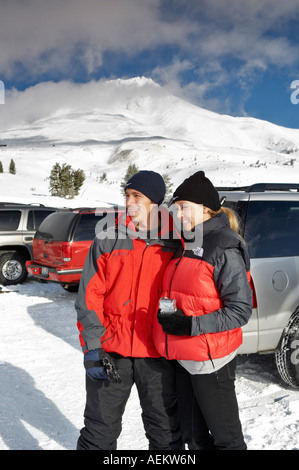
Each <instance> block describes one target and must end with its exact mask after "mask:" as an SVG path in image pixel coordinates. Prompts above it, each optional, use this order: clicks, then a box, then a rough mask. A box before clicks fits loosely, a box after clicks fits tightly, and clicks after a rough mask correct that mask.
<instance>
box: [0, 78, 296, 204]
mask: <svg viewBox="0 0 299 470" xmlns="http://www.w3.org/2000/svg"><path fill="white" fill-rule="evenodd" d="M0 145H1V147H0V161H1V162H2V165H3V167H4V173H3V174H0V198H1V200H20V199H21V200H23V201H25V202H34V201H35V202H45V201H46V200H47V201H48V202H49V191H48V180H47V178H48V177H49V175H50V171H51V168H52V166H53V165H54V164H55V163H56V162H59V163H60V164H62V163H69V164H71V165H72V167H73V168H74V169H76V168H82V169H83V170H84V171H85V174H86V180H85V183H84V185H83V187H82V189H81V192H80V195H79V196H78V197H77V198H76V199H75V200H72V201H65V200H57V198H51V199H50V201H51V203H52V204H54V203H55V204H59V205H78V204H79V205H83V204H84V205H86V204H87V205H95V204H96V205H99V203H101V202H103V201H106V202H113V203H122V202H123V197H122V194H121V192H120V182H121V180H122V179H123V177H124V175H125V173H126V170H127V167H128V165H129V163H135V164H136V165H137V166H138V168H139V169H153V170H156V171H159V172H160V173H162V174H167V175H168V176H169V177H170V179H171V181H172V182H173V185H174V187H175V186H176V185H177V184H179V183H180V182H181V181H182V180H183V179H184V178H185V177H186V176H188V175H189V174H191V173H193V172H195V171H197V170H198V169H203V170H205V171H206V174H207V176H208V177H209V178H210V179H211V180H212V181H213V182H214V183H215V184H217V185H234V186H237V185H244V184H250V183H254V182H265V181H271V182H288V181H294V179H297V178H295V174H296V173H297V174H298V168H299V130H296V129H287V128H283V127H279V126H277V125H274V124H271V123H269V122H265V121H261V120H257V119H253V118H244V117H231V116H226V115H219V114H216V113H214V112H211V111H207V110H204V109H201V108H199V107H197V106H194V105H192V104H190V103H188V102H186V101H183V100H182V99H179V98H177V97H175V96H173V95H171V94H169V93H167V92H166V91H165V90H164V89H163V88H161V87H160V86H159V85H157V84H156V83H155V82H153V81H152V80H150V79H146V78H133V79H129V80H120V79H118V80H110V81H98V82H95V81H94V82H90V83H87V84H74V83H70V82H60V83H53V82H50V83H40V84H39V85H36V86H34V87H31V88H28V89H27V90H25V91H23V92H18V91H12V92H10V93H9V95H8V97H7V99H6V104H5V105H2V107H1V108H0ZM11 159H13V160H14V162H15V164H16V171H17V173H16V175H11V174H9V173H8V167H9V163H10V160H11ZM104 172H105V173H106V174H107V181H105V182H100V178H101V176H102V174H103V173H104Z"/></svg>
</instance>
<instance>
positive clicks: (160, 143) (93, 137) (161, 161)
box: [0, 78, 299, 450]
mask: <svg viewBox="0 0 299 470" xmlns="http://www.w3.org/2000/svg"><path fill="white" fill-rule="evenodd" d="M0 111H1V114H0V144H1V147H0V161H1V162H2V165H3V168H4V173H2V174H0V201H1V202H3V201H17V202H26V203H43V204H49V205H54V206H56V207H63V206H72V207H78V206H91V207H94V206H100V205H102V204H103V203H106V202H108V203H118V204H123V197H122V195H121V192H120V182H121V180H122V178H123V177H124V175H125V173H126V170H127V167H128V164H129V163H135V164H137V166H138V168H139V169H140V170H141V169H152V170H156V171H159V172H160V173H161V174H165V173H166V174H167V175H168V176H169V177H170V178H171V181H172V183H173V185H174V188H175V187H176V186H177V185H178V184H179V183H181V182H182V181H183V179H184V178H185V177H186V176H188V175H190V174H191V173H193V172H195V171H197V170H205V171H206V174H207V176H208V177H209V178H210V179H211V180H212V181H213V183H214V184H215V185H217V186H219V185H225V186H228V185H233V186H236V185H246V184H252V183H257V182H298V173H299V151H298V148H299V130H296V129H285V128H280V127H278V126H275V125H273V124H270V123H267V122H263V121H258V120H255V119H250V118H232V117H230V116H219V115H217V114H215V113H212V112H209V111H206V110H202V109H200V108H197V107H195V106H193V105H191V104H190V103H186V102H183V101H182V100H179V99H177V98H175V97H174V96H171V95H168V94H167V93H165V92H164V91H163V90H162V89H161V88H160V87H158V86H157V85H156V84H154V83H153V82H152V81H150V80H146V79H138V78H137V79H132V80H128V81H123V80H116V81H111V82H107V83H101V82H99V83H96V82H92V83H90V84H87V85H75V84H70V83H68V82H63V83H58V84H55V83H49V84H40V85H37V86H35V87H33V88H32V89H28V90H25V91H24V92H17V91H15V92H13V93H12V95H11V96H7V100H6V104H5V105H3V106H2V107H1V109H0ZM11 159H13V160H14V162H15V165H16V175H11V174H9V173H8V167H9V163H10V160H11ZM56 162H59V163H60V164H62V163H68V164H70V165H71V166H72V167H73V168H74V169H77V168H82V169H83V170H84V171H85V174H86V180H85V183H84V185H83V187H82V189H81V191H80V194H79V196H77V197H76V198H75V199H71V200H67V199H60V198H54V197H51V196H50V194H49V188H48V179H47V178H48V177H49V175H50V171H51V168H52V167H53V165H54V164H55V163H56ZM103 172H106V173H107V181H105V182H100V180H101V176H102V175H103ZM6 290H9V293H5V292H4V293H0V318H1V328H0V348H1V349H0V374H1V377H0V390H1V394H0V397H1V405H0V406H1V413H0V449H45V450H49V449H51V450H52V449H74V448H75V446H76V442H77V438H78V434H79V430H80V428H81V427H82V425H83V410H84V405H85V384H84V370H83V365H82V353H81V350H80V347H79V341H78V333H77V329H76V313H75V309H74V302H75V297H76V294H74V293H68V292H66V291H64V290H63V289H62V288H61V287H60V286H58V285H55V284H40V283H36V282H35V281H34V280H33V279H32V278H30V277H28V279H27V281H26V282H25V283H24V284H22V285H18V286H10V287H9V288H8V289H6ZM236 386H237V394H238V400H239V405H240V414H241V420H242V424H243V431H244V434H245V438H246V441H247V444H248V448H249V449H277V450H279V449H297V450H299V391H298V390H294V389H291V388H289V387H288V386H286V385H285V384H284V383H282V381H281V380H280V378H279V376H278V373H277V371H276V367H275V364H274V359H273V357H272V356H259V355H252V356H239V365H238V373H237V381H236ZM140 414H141V412H140V408H139V402H138V398H137V394H136V390H135V389H133V391H132V395H131V397H130V400H129V402H128V405H127V408H126V412H125V415H124V419H123V432H122V434H121V436H120V439H119V446H118V447H119V449H124V450H125V449H126V450H132V449H134V450H135V449H136V450H138V449H147V441H146V438H145V436H144V432H143V426H142V422H141V417H140Z"/></svg>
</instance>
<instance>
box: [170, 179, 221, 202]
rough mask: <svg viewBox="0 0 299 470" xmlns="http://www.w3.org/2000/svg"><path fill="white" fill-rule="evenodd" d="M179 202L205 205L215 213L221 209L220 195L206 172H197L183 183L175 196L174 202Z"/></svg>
mask: <svg viewBox="0 0 299 470" xmlns="http://www.w3.org/2000/svg"><path fill="white" fill-rule="evenodd" d="M177 201H190V202H195V203H196V204H203V205H204V206H206V207H208V208H209V209H212V210H214V211H218V210H219V209H220V207H221V205H220V201H219V194H218V192H217V191H216V189H215V188H214V186H213V184H212V183H211V181H210V180H209V179H208V178H207V177H206V176H205V173H204V171H197V172H196V173H194V175H191V176H189V178H187V179H185V181H183V183H182V184H181V185H180V186H179V187H178V188H177V189H176V190H175V192H174V194H173V202H177Z"/></svg>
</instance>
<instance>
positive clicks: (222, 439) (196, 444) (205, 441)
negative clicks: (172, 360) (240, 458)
mask: <svg viewBox="0 0 299 470" xmlns="http://www.w3.org/2000/svg"><path fill="white" fill-rule="evenodd" d="M235 369H236V358H235V359H233V360H232V361H231V362H230V363H228V364H227V365H225V366H224V367H222V368H221V369H220V370H218V371H217V372H214V373H211V374H197V375H191V374H189V373H188V372H187V371H186V370H185V369H184V368H183V367H182V366H181V365H180V364H178V366H177V395H178V405H179V416H180V425H181V431H182V434H183V440H184V442H186V443H187V445H188V448H189V449H190V450H212V449H214V450H246V449H247V446H246V444H245V442H244V438H243V433H242V428H241V423H240V419H239V409H238V403H237V398H236V393H235Z"/></svg>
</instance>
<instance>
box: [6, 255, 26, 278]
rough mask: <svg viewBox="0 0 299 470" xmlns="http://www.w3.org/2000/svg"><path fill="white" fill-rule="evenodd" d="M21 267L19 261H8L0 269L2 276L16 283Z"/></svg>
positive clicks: (20, 273)
mask: <svg viewBox="0 0 299 470" xmlns="http://www.w3.org/2000/svg"><path fill="white" fill-rule="evenodd" d="M22 271H23V269H22V265H21V263H20V262H19V261H16V260H9V261H6V263H4V265H3V267H2V274H3V276H4V277H5V279H7V280H8V281H16V280H17V279H18V278H19V277H20V276H21V275H22Z"/></svg>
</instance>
